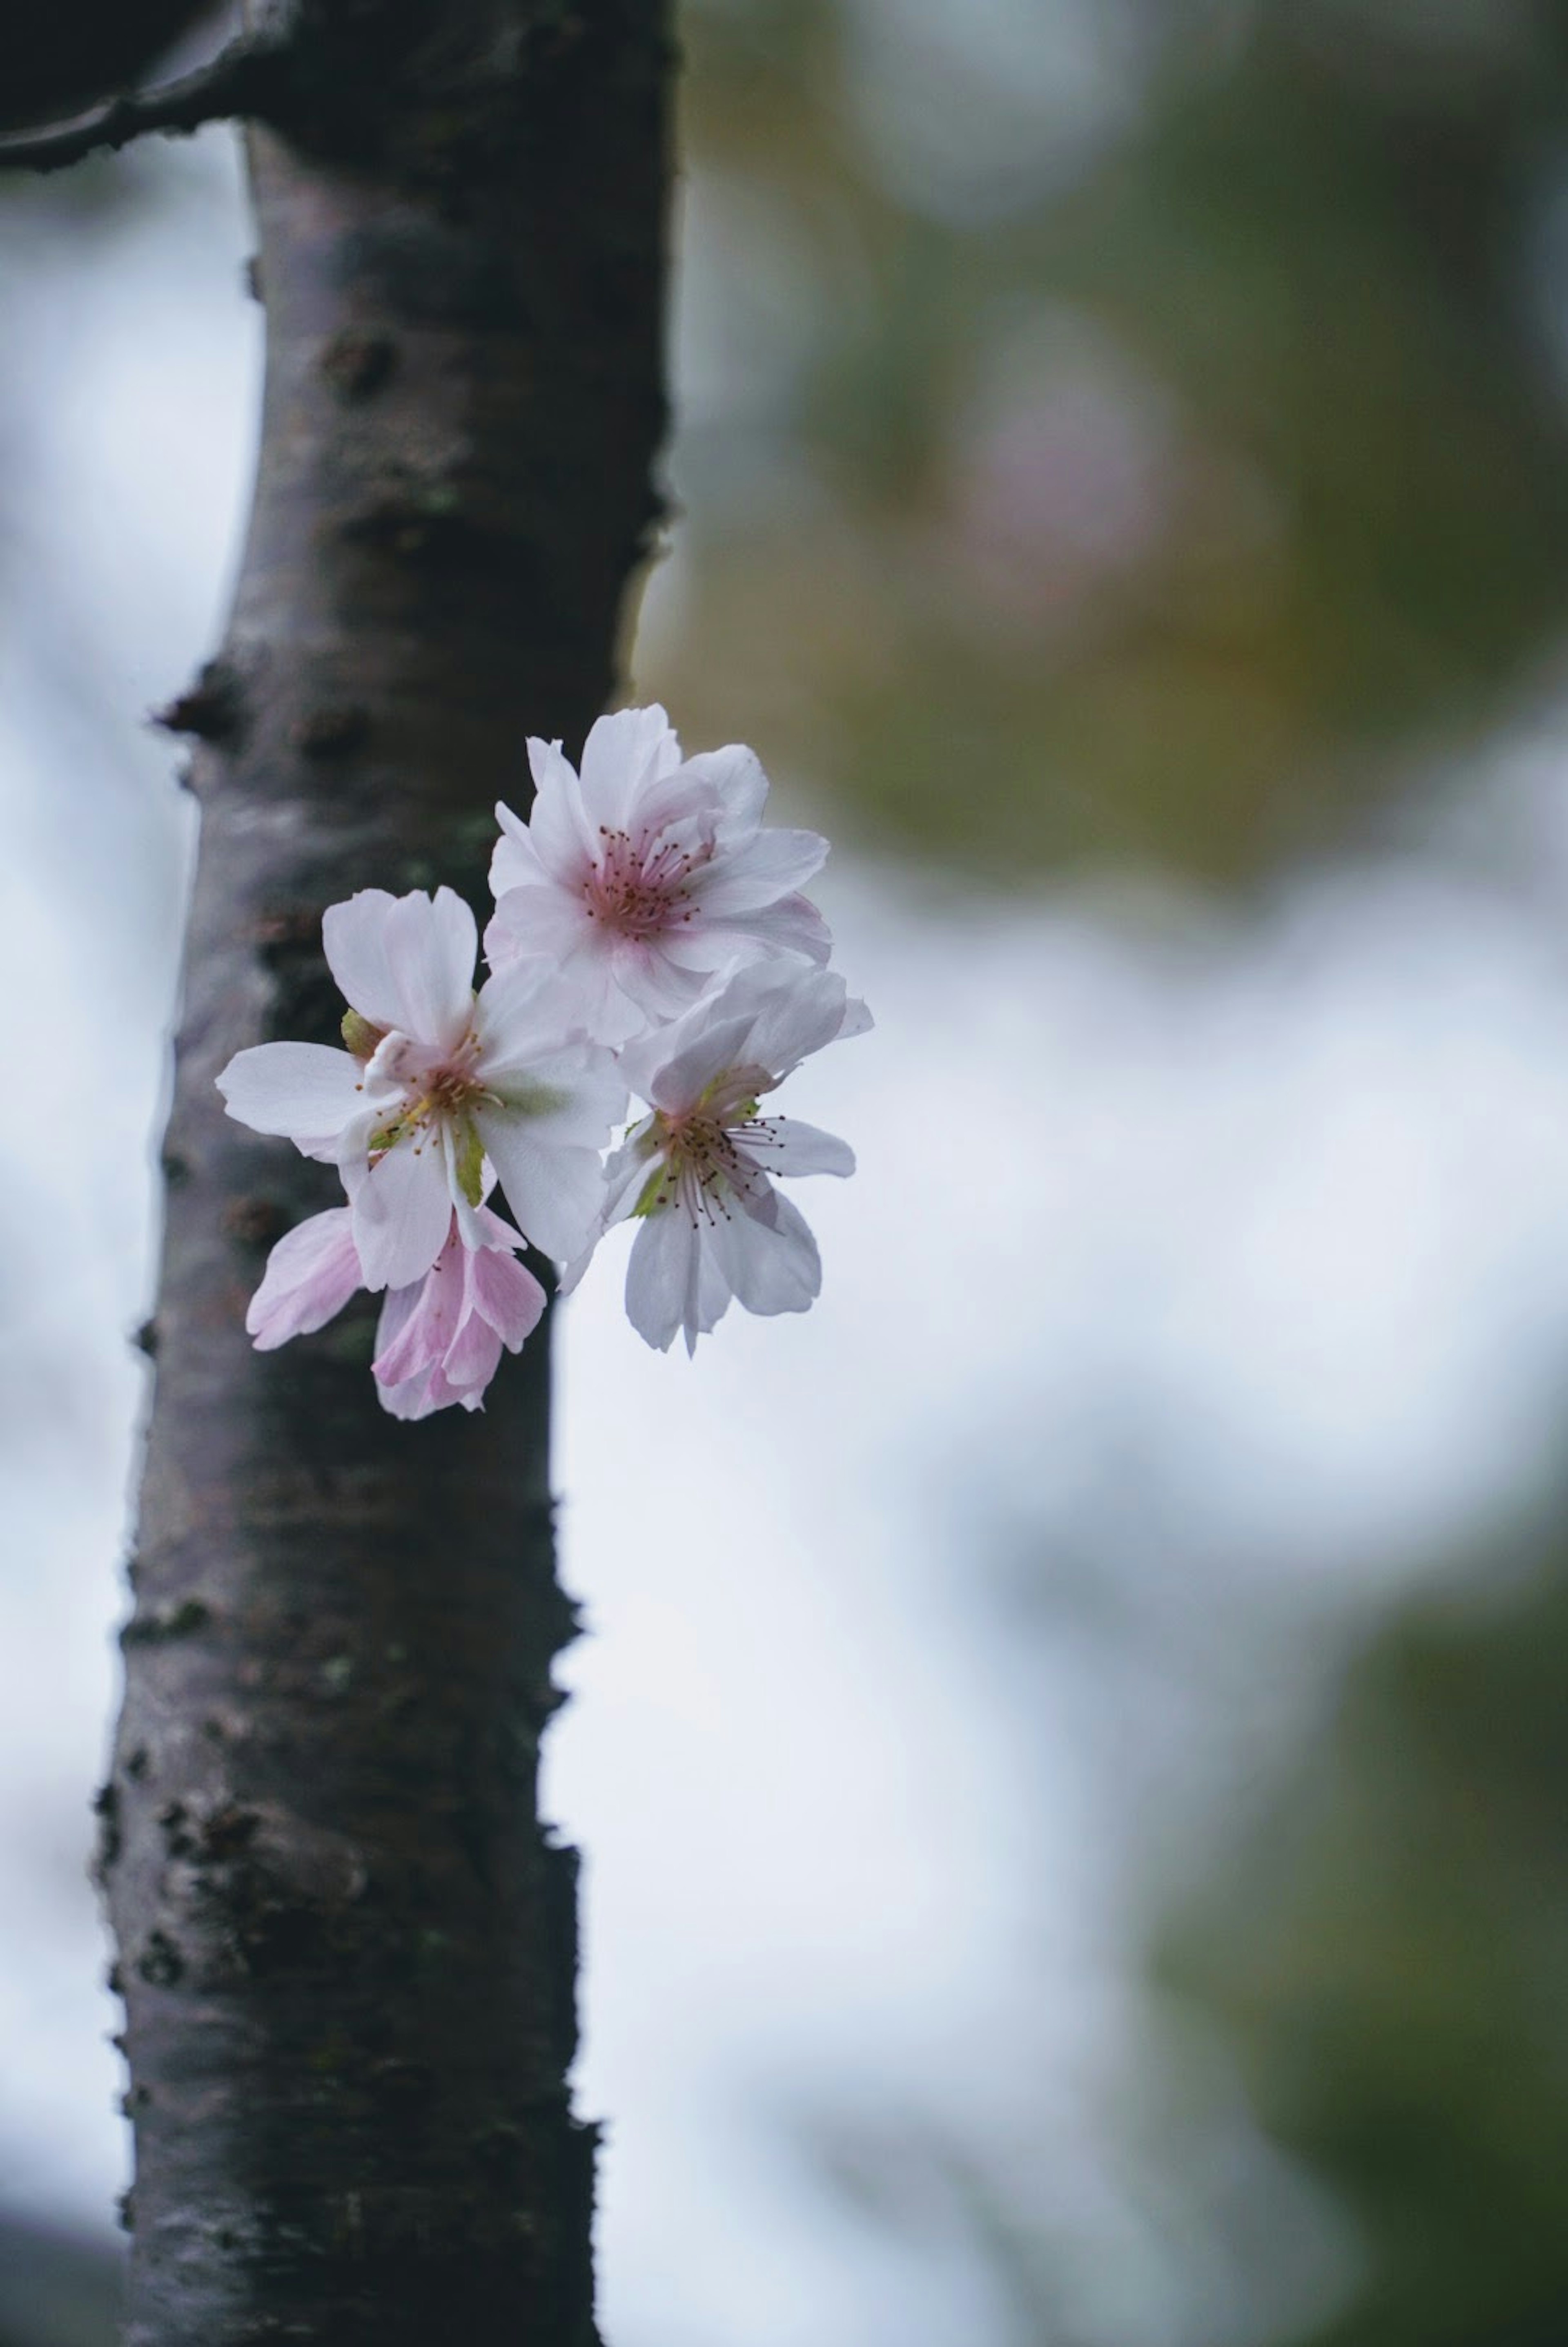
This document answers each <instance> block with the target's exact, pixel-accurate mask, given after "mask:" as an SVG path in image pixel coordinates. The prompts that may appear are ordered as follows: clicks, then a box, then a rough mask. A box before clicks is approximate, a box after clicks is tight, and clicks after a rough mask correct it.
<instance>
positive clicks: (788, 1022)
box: [741, 960, 845, 1077]
mask: <svg viewBox="0 0 1568 2347" xmlns="http://www.w3.org/2000/svg"><path fill="white" fill-rule="evenodd" d="M756 969H757V972H758V975H757V978H756V980H755V983H754V984H753V985H752V986H751V987H750V988H749V989H748V991H749V993H750V995H751V999H753V1000H754V1001H755V1002H756V1005H757V1010H756V1016H755V1018H754V1020H753V1021H752V1026H751V1031H750V1034H749V1036H748V1039H747V1045H746V1057H747V1058H748V1060H753V1061H756V1063H757V1065H758V1066H759V1067H762V1068H766V1069H768V1070H769V1072H770V1073H771V1074H772V1075H773V1076H775V1077H782V1076H786V1075H788V1074H789V1071H790V1070H791V1069H792V1068H795V1067H798V1066H799V1063H800V1061H802V1060H804V1059H805V1058H806V1057H807V1056H808V1055H809V1053H810V1052H812V1051H820V1050H821V1049H822V1047H823V1045H824V1044H827V1043H830V1042H832V1040H834V1038H835V1036H837V1035H838V1034H839V1032H840V1030H841V1029H842V1027H843V1023H844V1008H845V995H844V981H843V979H841V978H840V976H839V975H838V972H837V971H836V970H826V969H807V968H805V967H804V966H803V965H801V964H799V963H798V962H790V961H782V960H779V961H768V962H762V963H759V964H758V965H756ZM741 976H742V978H750V977H751V972H750V971H743V972H742V973H741Z"/></svg>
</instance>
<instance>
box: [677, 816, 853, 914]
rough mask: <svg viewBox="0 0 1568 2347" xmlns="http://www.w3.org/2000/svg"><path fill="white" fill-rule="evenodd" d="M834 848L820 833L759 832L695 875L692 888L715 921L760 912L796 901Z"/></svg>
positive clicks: (704, 911)
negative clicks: (782, 899)
mask: <svg viewBox="0 0 1568 2347" xmlns="http://www.w3.org/2000/svg"><path fill="white" fill-rule="evenodd" d="M827 856H828V843H827V841H826V840H825V839H824V838H823V837H822V836H821V835H820V832H815V831H759V832H758V833H757V834H756V835H755V837H754V838H751V839H749V840H748V841H747V843H746V845H745V846H744V847H738V848H737V849H735V850H734V851H733V853H732V854H730V855H728V856H724V857H723V858H722V859H721V860H718V861H717V862H715V863H714V864H712V865H710V866H708V869H707V870H706V871H704V872H699V873H697V874H696V875H694V876H693V879H692V883H691V888H692V895H693V897H694V898H695V900H696V902H697V907H698V908H699V909H700V911H701V913H702V914H703V916H704V917H706V918H708V919H709V920H715V921H722V920H728V919H731V918H733V917H735V916H736V915H738V914H745V913H756V912H760V911H761V909H762V907H764V906H765V905H772V904H776V903H777V902H778V900H779V897H792V896H794V895H795V894H796V893H797V892H798V891H799V889H800V888H802V887H804V886H805V884H806V882H807V881H808V880H809V879H810V877H811V876H812V874H813V873H815V872H820V870H821V868H822V866H823V865H824V864H825V863H826V861H827Z"/></svg>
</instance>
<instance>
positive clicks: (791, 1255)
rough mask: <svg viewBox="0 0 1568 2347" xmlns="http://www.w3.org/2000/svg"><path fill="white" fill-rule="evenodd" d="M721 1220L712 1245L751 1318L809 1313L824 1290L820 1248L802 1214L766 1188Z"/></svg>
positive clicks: (786, 1199) (743, 1201) (716, 1224)
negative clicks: (806, 1311) (753, 1315)
mask: <svg viewBox="0 0 1568 2347" xmlns="http://www.w3.org/2000/svg"><path fill="white" fill-rule="evenodd" d="M739 1203H740V1204H741V1205H742V1206H743V1208H744V1211H743V1212H738V1213H736V1214H731V1215H730V1216H729V1218H728V1221H727V1220H726V1219H725V1218H724V1217H723V1216H722V1215H721V1216H720V1217H719V1218H718V1221H717V1222H716V1223H715V1225H714V1226H713V1234H712V1245H713V1248H714V1253H715V1255H716V1256H717V1259H718V1263H719V1266H720V1267H721V1268H722V1270H723V1272H724V1276H725V1277H726V1278H727V1279H728V1282H729V1285H730V1286H731V1287H733V1288H734V1290H735V1293H736V1295H737V1296H738V1297H739V1299H740V1301H741V1303H742V1304H743V1305H744V1306H745V1307H746V1309H747V1310H748V1312H759V1313H774V1312H804V1311H805V1310H806V1308H807V1307H808V1306H809V1304H810V1303H812V1302H813V1300H814V1299H815V1297H816V1296H817V1295H818V1293H819V1291H820V1287H821V1285H822V1262H821V1257H820V1255H818V1253H817V1242H816V1240H815V1239H814V1238H813V1237H812V1236H811V1234H810V1232H809V1229H808V1228H807V1226H806V1224H805V1222H804V1220H803V1219H802V1217H801V1215H800V1214H799V1211H798V1209H797V1208H796V1207H794V1206H792V1205H791V1204H789V1199H788V1198H781V1197H780V1196H779V1193H778V1191H777V1190H774V1189H772V1188H770V1187H767V1186H764V1187H762V1188H761V1189H759V1190H755V1191H753V1192H751V1193H750V1194H748V1196H747V1197H746V1198H745V1199H744V1200H742V1201H740V1202H739Z"/></svg>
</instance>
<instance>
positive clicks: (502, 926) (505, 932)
mask: <svg viewBox="0 0 1568 2347" xmlns="http://www.w3.org/2000/svg"><path fill="white" fill-rule="evenodd" d="M603 934H604V933H603V931H602V930H601V929H600V928H599V926H598V924H597V923H596V921H595V920H594V918H593V917H592V915H591V914H590V913H589V911H588V908H587V907H586V906H585V904H584V902H583V899H582V898H581V897H575V896H573V895H572V894H571V893H570V892H569V891H568V890H567V889H565V888H559V887H555V884H554V882H545V883H542V884H541V885H540V886H538V887H518V888H508V889H507V891H506V893H505V895H504V896H503V897H497V898H496V902H495V911H494V915H493V917H492V918H491V922H490V926H489V928H487V929H486V930H485V932H484V952H485V957H486V958H487V960H488V961H489V963H490V966H491V968H492V969H494V970H501V969H506V968H508V967H509V965H510V964H511V963H513V962H514V961H528V960H531V959H534V958H538V957H541V956H545V957H548V958H550V959H551V960H553V961H555V962H557V963H559V962H561V961H563V960H565V958H566V956H567V955H568V954H570V953H572V952H573V951H575V949H576V948H579V947H584V946H585V947H587V948H589V949H590V950H592V949H593V948H595V947H596V945H597V944H598V942H599V939H600V938H601V937H602V936H603Z"/></svg>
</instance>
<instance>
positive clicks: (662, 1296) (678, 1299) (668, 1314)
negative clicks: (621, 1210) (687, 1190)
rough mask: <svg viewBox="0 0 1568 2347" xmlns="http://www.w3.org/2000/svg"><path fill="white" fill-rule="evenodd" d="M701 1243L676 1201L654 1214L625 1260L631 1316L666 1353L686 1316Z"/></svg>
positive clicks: (628, 1314)
mask: <svg viewBox="0 0 1568 2347" xmlns="http://www.w3.org/2000/svg"><path fill="white" fill-rule="evenodd" d="M699 1253H700V1244H699V1241H698V1238H697V1231H696V1229H695V1227H694V1226H693V1225H692V1222H691V1219H690V1217H689V1216H688V1215H687V1214H682V1213H681V1212H680V1211H679V1209H678V1208H677V1207H667V1208H666V1209H665V1211H664V1212H663V1213H662V1214H650V1215H649V1216H648V1217H647V1221H646V1222H645V1223H644V1224H643V1225H642V1226H641V1228H640V1229H639V1230H638V1232H637V1235H636V1239H635V1240H634V1241H633V1243H632V1252H631V1260H630V1262H629V1263H628V1264H627V1265H626V1317H627V1318H628V1319H629V1320H630V1322H631V1324H632V1327H634V1328H635V1329H636V1332H637V1335H638V1336H639V1337H642V1338H644V1340H645V1341H646V1342H647V1344H650V1345H652V1346H653V1347H654V1348H655V1350H656V1351H657V1352H660V1353H667V1352H668V1350H669V1348H670V1346H671V1344H672V1343H673V1342H674V1339H675V1333H676V1330H677V1328H679V1327H682V1325H683V1324H684V1322H685V1320H686V1317H687V1298H688V1296H689V1295H690V1294H691V1292H692V1290H693V1288H694V1286H695V1285H696V1283H697V1277H698V1263H697V1257H698V1255H699Z"/></svg>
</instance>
